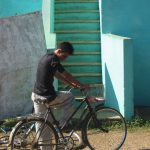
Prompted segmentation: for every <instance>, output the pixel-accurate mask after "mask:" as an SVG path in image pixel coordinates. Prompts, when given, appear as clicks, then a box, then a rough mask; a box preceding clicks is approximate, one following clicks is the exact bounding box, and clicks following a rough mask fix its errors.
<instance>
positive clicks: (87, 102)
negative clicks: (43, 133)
mask: <svg viewBox="0 0 150 150" xmlns="http://www.w3.org/2000/svg"><path fill="white" fill-rule="evenodd" d="M83 104H86V106H85V107H84V111H83V112H82V114H81V115H80V117H79V121H78V123H77V124H76V125H75V126H74V127H73V128H72V130H71V134H70V137H71V136H72V134H73V132H74V131H75V129H77V128H78V127H79V125H80V123H82V121H83V117H84V116H85V113H86V112H87V110H88V111H89V113H91V114H92V115H94V118H95V117H96V116H95V113H94V108H92V106H91V104H90V102H89V101H88V100H87V98H86V97H85V98H83V100H82V102H81V103H80V104H79V106H78V107H77V108H76V109H75V111H74V112H73V113H72V114H71V116H70V117H69V118H68V120H67V121H66V122H65V123H64V124H63V126H62V127H60V126H59V121H57V120H56V117H55V116H54V113H53V112H52V109H51V107H49V108H48V109H47V112H46V113H45V116H44V118H45V122H46V121H47V118H48V115H49V114H50V115H51V117H52V119H53V125H54V127H55V128H56V129H57V130H58V131H59V133H60V135H61V137H62V138H64V135H63V132H62V129H63V128H64V127H65V126H66V125H68V124H69V122H70V120H71V119H72V118H73V116H75V114H76V113H77V112H78V111H79V109H80V108H81V106H82V105H83Z"/></svg>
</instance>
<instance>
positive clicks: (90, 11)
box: [55, 10, 99, 13]
mask: <svg viewBox="0 0 150 150" xmlns="http://www.w3.org/2000/svg"><path fill="white" fill-rule="evenodd" d="M55 12H56V13H86V12H88V13H98V12H99V11H98V10H56V11H55Z"/></svg>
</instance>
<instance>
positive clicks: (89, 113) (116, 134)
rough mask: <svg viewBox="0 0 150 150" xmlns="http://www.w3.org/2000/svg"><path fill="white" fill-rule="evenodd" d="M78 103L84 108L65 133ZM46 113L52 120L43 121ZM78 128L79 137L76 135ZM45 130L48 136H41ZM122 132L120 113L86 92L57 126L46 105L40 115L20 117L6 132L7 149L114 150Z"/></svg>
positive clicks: (119, 146) (123, 133)
mask: <svg viewBox="0 0 150 150" xmlns="http://www.w3.org/2000/svg"><path fill="white" fill-rule="evenodd" d="M91 101H92V102H94V103H92V102H91ZM82 106H84V107H83V108H84V109H82V110H83V112H82V113H81V114H80V117H79V119H78V122H77V123H75V125H74V126H73V127H72V128H71V131H70V132H69V133H64V132H63V128H64V127H65V126H66V125H68V124H69V122H70V120H71V119H72V118H73V117H74V115H75V114H76V113H77V112H78V111H79V110H80V108H82ZM48 115H51V116H52V118H53V123H50V122H49V121H48V120H47V117H48ZM37 126H38V127H37ZM79 131H81V137H79V136H77V135H78V134H76V133H78V132H79ZM45 132H46V135H49V136H47V137H44V135H45ZM75 134H76V135H75ZM126 135H127V126H126V122H125V119H124V118H123V116H122V115H121V113H120V112H119V111H117V110H116V109H114V108H110V107H106V106H104V99H99V98H96V97H94V96H89V95H88V93H87V94H85V97H84V98H83V99H82V101H80V104H79V105H78V106H77V108H76V109H75V111H74V112H73V113H72V114H71V116H70V118H69V119H68V120H67V121H66V122H65V124H64V125H63V127H60V126H59V122H58V121H57V120H56V117H55V115H54V113H53V112H52V108H51V107H50V106H49V107H47V112H46V113H45V115H44V117H40V115H36V114H33V115H30V116H26V117H24V118H21V120H20V121H19V122H18V123H17V125H16V126H15V127H14V128H13V130H12V132H11V134H10V138H9V148H10V149H11V150H17V149H22V150H23V149H24V150H25V149H26V150H28V149H37V150H41V149H40V148H41V147H45V148H46V147H47V146H49V147H50V148H49V150H50V149H53V150H59V149H63V150H73V149H83V148H85V147H88V148H89V149H91V150H101V149H102V150H108V149H111V150H118V149H120V148H121V146H122V145H123V143H124V141H125V139H126ZM76 140H77V141H76Z"/></svg>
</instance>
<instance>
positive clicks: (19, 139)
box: [9, 117, 58, 150]
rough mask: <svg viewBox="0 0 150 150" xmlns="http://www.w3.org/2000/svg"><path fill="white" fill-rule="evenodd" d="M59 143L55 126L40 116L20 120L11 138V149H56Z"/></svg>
mask: <svg viewBox="0 0 150 150" xmlns="http://www.w3.org/2000/svg"><path fill="white" fill-rule="evenodd" d="M37 125H38V126H37ZM42 126H43V128H42ZM31 127H32V128H31ZM41 128H42V129H41ZM40 129H41V130H40ZM45 133H46V134H45ZM45 135H46V136H45ZM57 144H58V135H57V132H56V130H55V128H54V127H53V126H52V124H51V123H50V122H48V121H46V122H45V120H44V119H43V118H38V117H37V118H36V117H33V118H32V117H30V118H26V119H23V120H21V121H19V122H18V123H17V124H16V126H15V127H14V128H13V130H12V132H11V134H10V138H9V149H10V150H18V149H19V150H29V149H35V150H40V149H41V148H48V149H52V150H56V149H57Z"/></svg>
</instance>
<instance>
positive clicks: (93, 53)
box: [74, 52, 101, 55]
mask: <svg viewBox="0 0 150 150" xmlns="http://www.w3.org/2000/svg"><path fill="white" fill-rule="evenodd" d="M100 54H101V52H74V55H100Z"/></svg>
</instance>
